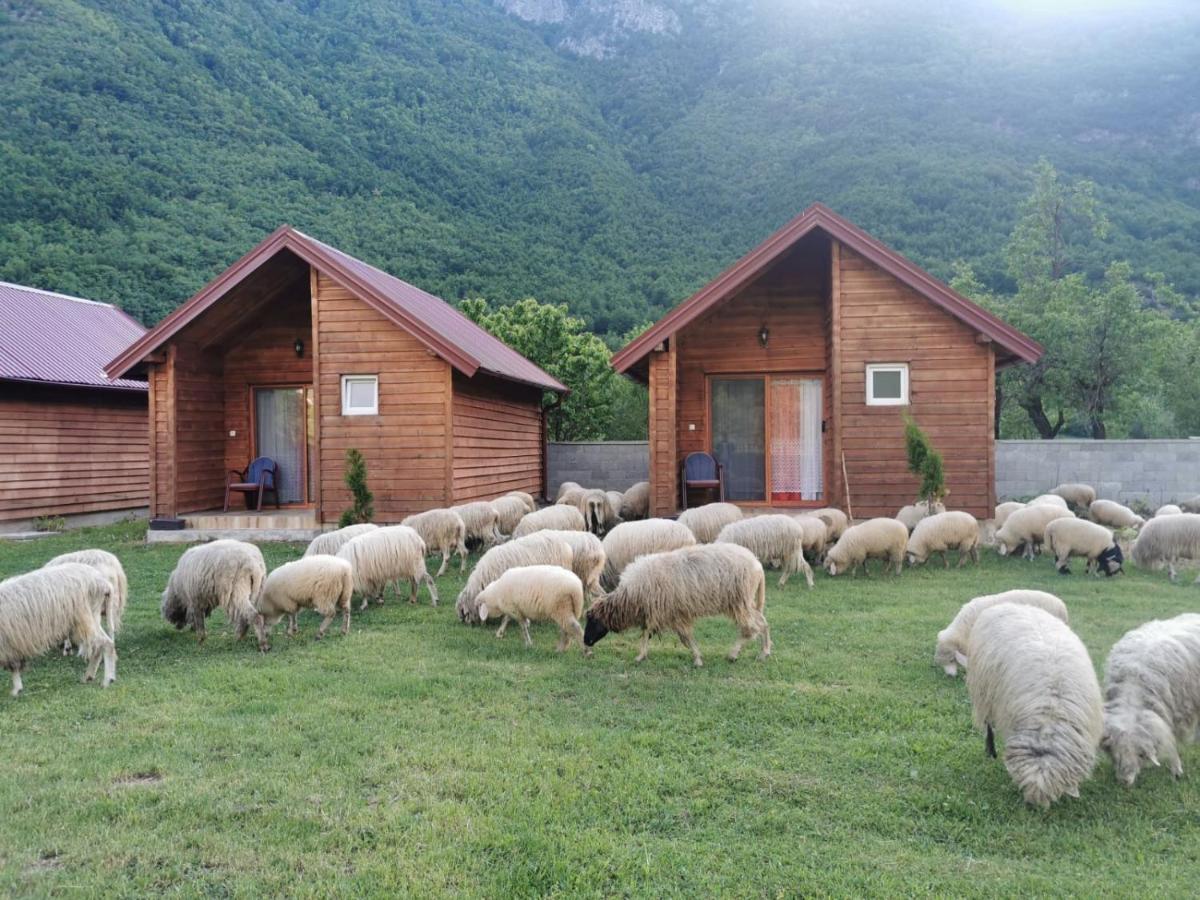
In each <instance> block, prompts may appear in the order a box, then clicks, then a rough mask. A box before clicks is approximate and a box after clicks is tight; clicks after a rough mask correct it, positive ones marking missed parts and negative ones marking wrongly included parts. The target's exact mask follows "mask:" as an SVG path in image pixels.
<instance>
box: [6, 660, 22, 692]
mask: <svg viewBox="0 0 1200 900" xmlns="http://www.w3.org/2000/svg"><path fill="white" fill-rule="evenodd" d="M24 665H25V661H24V660H21V661H19V662H15V663H12V664H11V665H10V666H9V667H8V670H9V671H10V672H12V695H13V696H14V697H19V696H21V691H23V690H25V685H24V683H23V682H22V681H21V668H22V667H23V666H24Z"/></svg>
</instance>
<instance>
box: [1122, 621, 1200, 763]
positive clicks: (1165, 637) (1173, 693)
mask: <svg viewBox="0 0 1200 900" xmlns="http://www.w3.org/2000/svg"><path fill="white" fill-rule="evenodd" d="M1104 700H1105V702H1104V736H1103V737H1102V738H1101V740H1100V747H1101V748H1102V749H1103V750H1104V751H1105V752H1107V753H1108V755H1109V756H1110V757H1111V758H1112V761H1113V769H1114V770H1115V771H1116V775H1117V778H1118V779H1119V780H1120V781H1122V782H1124V783H1125V784H1126V785H1129V786H1132V785H1133V782H1134V781H1135V780H1136V779H1137V776H1138V772H1139V771H1141V768H1142V764H1143V763H1145V762H1149V763H1150V764H1151V765H1155V766H1157V765H1159V757H1160V756H1162V757H1163V758H1164V759H1165V760H1166V763H1167V766H1168V767H1169V768H1170V770H1171V774H1172V775H1174V776H1175V777H1176V778H1179V777H1181V776H1182V775H1183V763H1182V762H1181V761H1180V759H1179V746H1178V745H1179V743H1183V742H1188V741H1192V740H1195V738H1196V735H1197V729H1198V728H1200V615H1196V614H1195V613H1185V614H1183V615H1181V616H1176V617H1175V618H1173V619H1167V620H1165V621H1162V620H1155V621H1153V622H1147V623H1146V624H1145V625H1142V626H1140V627H1138V628H1135V629H1133V630H1132V631H1130V632H1128V633H1126V635H1125V636H1124V637H1122V638H1121V639H1120V640H1119V641H1117V642H1116V644H1114V645H1113V648H1112V650H1111V651H1110V652H1109V654H1108V662H1107V663H1106V664H1105V676H1104Z"/></svg>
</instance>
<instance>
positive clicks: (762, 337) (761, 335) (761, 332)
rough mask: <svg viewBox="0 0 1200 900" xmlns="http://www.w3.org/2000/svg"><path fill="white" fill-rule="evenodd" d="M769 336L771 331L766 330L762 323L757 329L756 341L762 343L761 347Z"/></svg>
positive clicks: (765, 344)
mask: <svg viewBox="0 0 1200 900" xmlns="http://www.w3.org/2000/svg"><path fill="white" fill-rule="evenodd" d="M770 338H771V332H769V331H768V330H767V326H766V325H764V326H763V327H762V328H760V329H758V342H759V343H760V344H762V346H763V347H766V346H767V341H768V340H770Z"/></svg>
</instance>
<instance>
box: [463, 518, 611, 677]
mask: <svg viewBox="0 0 1200 900" xmlns="http://www.w3.org/2000/svg"><path fill="white" fill-rule="evenodd" d="M592 537H595V535H592ZM478 603H479V621H480V622H486V621H487V620H488V616H497V615H498V616H501V617H502V618H501V621H500V628H499V629H498V630H497V631H496V637H498V638H502V637H504V632H505V630H507V628H508V623H509V620H510V619H516V620H517V624H519V625H520V626H521V634H522V636H523V637H524V638H525V646H526V647H532V646H533V638H531V637H530V636H529V623H530V622H554V623H555V624H556V625H558V645H557V646H556V647H555V648H554V649H555V650H557V651H558V652H559V653H562V652H563V651H564V650H566V649H567V648H568V647H570V646H571V641H572V639H574V638H578V639H579V649H580V650H582V651H583V655H584V656H591V655H592V648H591V647H588V646H587V645H586V644H584V642H583V626H582V625H580V624H579V619H580V618H581V617H582V616H583V583H582V582H581V581H580V580H579V576H578V575H576V574H575V573H574V572H568V571H567V570H566V569H562V568H559V567H558V566H545V565H541V566H517V567H516V568H515V569H509V570H508V571H507V572H505V573H504V574H503V575H501V576H500V577H499V578H497V579H496V580H495V581H493V582H492V583H491V584H489V585H488V586H487V587H485V588H484V589H483V590H482V591H480V592H479V599H478Z"/></svg>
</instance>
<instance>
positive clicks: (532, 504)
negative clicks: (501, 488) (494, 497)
mask: <svg viewBox="0 0 1200 900" xmlns="http://www.w3.org/2000/svg"><path fill="white" fill-rule="evenodd" d="M504 496H505V497H520V498H521V502H522V503H524V504H525V512H535V511H536V510H537V501H536V500H534V499H533V494H530V493H528V492H526V491H509V492H508V493H507V494H505V495H504Z"/></svg>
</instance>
